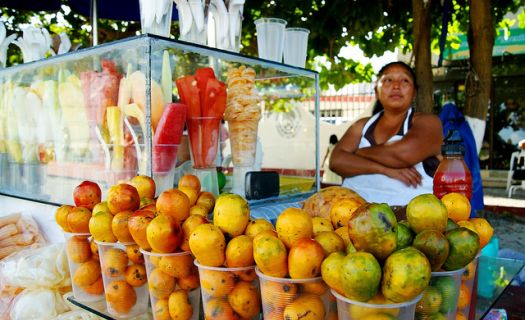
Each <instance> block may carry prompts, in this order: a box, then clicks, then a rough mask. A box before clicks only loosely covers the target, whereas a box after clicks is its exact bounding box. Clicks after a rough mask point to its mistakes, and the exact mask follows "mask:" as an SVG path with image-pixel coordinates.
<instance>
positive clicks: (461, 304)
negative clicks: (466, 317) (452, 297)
mask: <svg viewBox="0 0 525 320" xmlns="http://www.w3.org/2000/svg"><path fill="white" fill-rule="evenodd" d="M469 304H470V289H469V288H468V287H467V285H466V284H465V283H461V286H460V287H459V297H458V310H461V309H463V308H465V307H466V306H468V305H469Z"/></svg>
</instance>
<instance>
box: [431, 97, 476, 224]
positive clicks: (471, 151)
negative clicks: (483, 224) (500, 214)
mask: <svg viewBox="0 0 525 320" xmlns="http://www.w3.org/2000/svg"><path fill="white" fill-rule="evenodd" d="M439 118H440V119H441V123H442V124H443V135H444V136H445V137H446V136H447V134H448V132H449V131H450V130H458V132H459V134H460V135H461V139H462V140H463V146H464V147H465V155H464V156H463V159H464V160H465V163H466V164H467V167H468V168H469V170H470V174H471V175H472V199H470V204H471V206H472V212H471V214H470V216H471V217H473V216H474V215H475V211H476V210H481V209H483V208H484V203H483V185H482V180H481V173H480V168H479V158H478V152H477V149H476V140H475V139H474V135H473V134H472V130H471V129H470V126H469V124H468V122H467V121H466V120H465V116H464V115H463V113H462V112H461V111H460V110H459V109H458V107H456V105H455V104H453V103H447V104H445V105H444V106H443V109H442V110H441V113H440V114H439Z"/></svg>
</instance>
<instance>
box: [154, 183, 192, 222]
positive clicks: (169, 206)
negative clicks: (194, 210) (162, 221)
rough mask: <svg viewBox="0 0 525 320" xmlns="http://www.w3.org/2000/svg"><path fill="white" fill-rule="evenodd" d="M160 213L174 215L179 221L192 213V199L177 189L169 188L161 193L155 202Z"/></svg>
mask: <svg viewBox="0 0 525 320" xmlns="http://www.w3.org/2000/svg"><path fill="white" fill-rule="evenodd" d="M155 206H156V209H157V212H158V214H159V215H163V214H164V215H168V216H172V217H173V218H175V220H177V221H178V222H179V223H182V221H184V220H186V218H187V217H188V216H189V215H190V199H189V198H188V196H187V195H186V194H185V193H184V192H182V191H180V190H177V189H169V190H166V191H164V192H162V193H161V194H160V196H159V197H158V199H157V202H156V203H155Z"/></svg>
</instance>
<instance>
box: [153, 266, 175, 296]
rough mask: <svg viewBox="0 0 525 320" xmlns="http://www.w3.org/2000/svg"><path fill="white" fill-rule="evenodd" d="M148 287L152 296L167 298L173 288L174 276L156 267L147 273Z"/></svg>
mask: <svg viewBox="0 0 525 320" xmlns="http://www.w3.org/2000/svg"><path fill="white" fill-rule="evenodd" d="M148 288H149V293H150V294H151V295H152V296H153V297H155V298H157V299H167V298H168V297H169V296H170V294H171V292H172V291H173V289H175V278H173V277H172V276H170V275H168V274H167V273H165V272H163V271H162V270H160V269H159V268H156V269H154V270H153V271H152V272H151V273H150V274H149V277H148Z"/></svg>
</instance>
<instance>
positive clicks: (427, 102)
mask: <svg viewBox="0 0 525 320" xmlns="http://www.w3.org/2000/svg"><path fill="white" fill-rule="evenodd" d="M430 7H431V0H428V1H424V0H412V13H413V17H414V26H413V28H414V29H413V33H414V56H415V66H416V68H415V69H416V70H415V71H416V77H417V86H418V90H417V97H416V107H417V110H418V111H424V112H432V109H433V107H434V103H433V99H432V91H433V90H432V65H431V60H430V29H431V27H432V24H431V19H430Z"/></svg>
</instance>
